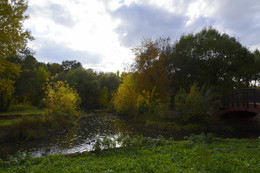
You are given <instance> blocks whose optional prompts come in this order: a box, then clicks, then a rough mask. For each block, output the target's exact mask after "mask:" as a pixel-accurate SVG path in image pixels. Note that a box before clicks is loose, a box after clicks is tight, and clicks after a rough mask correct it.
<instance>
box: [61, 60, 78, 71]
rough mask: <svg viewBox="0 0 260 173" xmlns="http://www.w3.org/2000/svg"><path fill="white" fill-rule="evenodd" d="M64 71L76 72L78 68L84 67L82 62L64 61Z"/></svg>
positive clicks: (62, 64)
mask: <svg viewBox="0 0 260 173" xmlns="http://www.w3.org/2000/svg"><path fill="white" fill-rule="evenodd" d="M61 66H62V69H63V70H64V71H65V72H68V71H70V70H74V69H76V68H79V67H82V65H81V63H80V62H77V61H76V60H74V61H62V63H61Z"/></svg>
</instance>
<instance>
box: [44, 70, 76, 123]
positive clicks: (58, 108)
mask: <svg viewBox="0 0 260 173" xmlns="http://www.w3.org/2000/svg"><path fill="white" fill-rule="evenodd" d="M55 78H57V75H56V76H55V77H52V78H51V80H49V81H48V82H47V85H46V90H45V91H46V102H47V108H46V113H45V114H46V116H47V118H49V119H52V118H54V119H59V120H64V119H65V120H71V119H72V118H73V117H74V116H77V115H79V112H78V111H77V108H78V106H79V104H80V98H79V95H78V93H77V92H76V90H75V89H73V88H71V87H69V84H67V83H65V82H62V81H57V82H54V79H55Z"/></svg>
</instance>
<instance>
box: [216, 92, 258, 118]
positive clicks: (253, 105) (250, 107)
mask: <svg viewBox="0 0 260 173" xmlns="http://www.w3.org/2000/svg"><path fill="white" fill-rule="evenodd" d="M258 114H260V89H258V88H246V89H241V90H237V91H233V92H232V93H230V94H228V95H225V96H223V98H222V106H221V108H220V110H219V111H218V112H217V115H218V116H219V117H220V118H221V119H227V120H232V121H236V120H237V121H241V120H243V119H254V117H256V116H257V115H258ZM255 121H257V120H255Z"/></svg>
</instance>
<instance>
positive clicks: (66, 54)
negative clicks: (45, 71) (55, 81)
mask: <svg viewBox="0 0 260 173" xmlns="http://www.w3.org/2000/svg"><path fill="white" fill-rule="evenodd" d="M34 42H36V43H35V45H37V46H38V49H37V50H36V57H37V59H38V60H40V61H48V62H57V63H61V62H62V61H63V60H77V61H79V62H81V63H82V64H99V63H100V62H101V56H100V55H97V54H91V53H89V52H86V51H79V50H74V49H72V48H69V47H68V46H67V45H66V44H64V43H57V42H55V41H54V40H46V39H40V38H37V39H36V40H35V41H34Z"/></svg>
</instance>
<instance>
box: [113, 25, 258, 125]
mask: <svg viewBox="0 0 260 173" xmlns="http://www.w3.org/2000/svg"><path fill="white" fill-rule="evenodd" d="M133 52H134V54H135V61H134V63H133V64H132V72H131V73H129V74H128V75H127V76H125V77H124V78H123V83H122V84H121V85H120V86H119V88H118V91H117V93H116V94H115V96H114V98H113V99H114V100H113V103H114V108H115V110H116V111H117V112H119V113H121V114H124V115H125V114H127V115H130V116H132V117H136V118H141V119H145V120H146V121H147V120H148V123H149V122H150V123H157V124H158V123H159V122H160V121H161V120H165V121H166V122H175V123H178V124H182V125H189V126H193V125H194V124H196V125H195V126H197V127H198V126H200V125H198V124H204V125H205V126H208V125H210V123H213V121H214V120H213V119H214V116H213V113H214V112H215V111H216V110H217V109H218V108H219V106H220V104H221V103H220V100H219V99H217V98H218V97H220V96H222V95H224V94H226V93H229V92H230V91H232V90H236V89H240V88H249V87H256V85H257V84H258V83H259V79H260V52H259V51H258V50H257V49H256V50H255V51H254V52H251V51H250V50H249V49H248V48H246V47H245V46H243V45H241V43H239V42H238V41H237V39H236V38H234V37H230V36H229V35H227V34H222V33H219V32H218V31H217V30H216V29H213V28H211V27H209V28H204V29H202V30H201V31H200V32H199V33H196V34H188V35H182V36H181V37H180V39H179V40H177V41H175V42H174V43H172V42H171V39H170V38H160V39H157V40H155V41H154V40H152V39H150V38H145V39H143V40H142V42H141V45H140V46H138V47H136V48H135V49H133ZM195 129H196V128H195Z"/></svg>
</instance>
